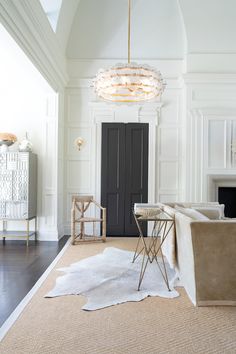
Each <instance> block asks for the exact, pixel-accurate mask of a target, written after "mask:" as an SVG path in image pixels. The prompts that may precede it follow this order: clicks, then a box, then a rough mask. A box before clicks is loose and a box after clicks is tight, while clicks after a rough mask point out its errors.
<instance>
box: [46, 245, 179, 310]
mask: <svg viewBox="0 0 236 354" xmlns="http://www.w3.org/2000/svg"><path fill="white" fill-rule="evenodd" d="M132 259H133V252H129V251H124V250H121V249H118V248H114V247H108V248H106V249H105V250H104V251H103V253H99V254H97V255H96V256H92V257H89V258H86V259H83V260H81V261H79V262H78V263H73V264H71V265H70V266H69V267H67V268H60V269H58V270H59V271H62V272H65V273H66V274H65V275H63V276H60V277H58V278H57V280H56V285H55V287H54V289H53V290H52V291H50V292H49V293H48V294H47V295H46V296H45V297H56V296H63V295H72V294H73V295H76V294H77V295H84V296H86V297H87V300H88V301H87V303H86V304H85V305H84V306H83V307H82V309H83V310H90V311H91V310H97V309H101V308H104V307H108V306H111V305H115V304H120V303H123V302H126V301H141V300H143V299H144V298H146V297H147V296H161V297H165V298H174V297H177V296H178V295H179V294H178V292H177V291H176V290H175V289H174V285H175V280H176V275H175V272H174V271H173V270H172V269H170V267H169V266H168V264H166V268H167V274H168V279H169V283H170V289H171V291H168V289H167V287H166V284H165V282H164V280H163V278H162V276H161V273H160V270H159V269H158V266H157V263H156V262H155V261H154V262H153V263H152V264H150V263H149V264H148V266H147V269H146V272H145V275H144V278H143V282H142V285H141V288H140V290H139V291H138V290H137V288H138V281H139V273H140V269H141V262H142V256H139V257H138V259H136V261H135V262H134V263H132Z"/></svg>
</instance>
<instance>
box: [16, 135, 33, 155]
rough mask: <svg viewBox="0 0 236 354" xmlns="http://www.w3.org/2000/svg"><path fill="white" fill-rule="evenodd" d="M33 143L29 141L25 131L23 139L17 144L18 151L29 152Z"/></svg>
mask: <svg viewBox="0 0 236 354" xmlns="http://www.w3.org/2000/svg"><path fill="white" fill-rule="evenodd" d="M32 148H33V145H32V143H31V141H30V140H29V139H28V133H27V132H26V133H25V137H24V139H23V140H22V141H21V142H20V144H19V151H21V152H30V151H32Z"/></svg>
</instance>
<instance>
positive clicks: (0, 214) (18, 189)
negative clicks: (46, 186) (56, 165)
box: [0, 152, 37, 245]
mask: <svg viewBox="0 0 236 354" xmlns="http://www.w3.org/2000/svg"><path fill="white" fill-rule="evenodd" d="M36 211H37V156H36V155H35V154H33V153H31V152H4V153H0V220H2V224H3V227H2V231H0V235H1V236H2V237H3V240H5V238H6V237H10V236H11V237H12V236H14V237H15V236H17V237H26V240H27V245H28V242H29V237H30V236H32V235H35V238H36ZM33 219H34V220H35V229H34V231H33V232H32V231H30V230H29V222H30V220H33ZM9 220H25V221H26V231H18V232H16V231H14V232H13V231H9V230H7V221H9Z"/></svg>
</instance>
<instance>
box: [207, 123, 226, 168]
mask: <svg viewBox="0 0 236 354" xmlns="http://www.w3.org/2000/svg"><path fill="white" fill-rule="evenodd" d="M226 123H227V122H226V121H225V120H221V119H214V118H212V119H208V120H207V124H208V127H207V129H208V136H207V137H206V141H205V145H206V146H207V145H208V149H207V153H208V168H226V138H227V135H226V133H227V131H226V129H227V125H226ZM219 141H220V144H219Z"/></svg>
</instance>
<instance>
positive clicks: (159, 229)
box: [133, 209, 174, 291]
mask: <svg viewBox="0 0 236 354" xmlns="http://www.w3.org/2000/svg"><path fill="white" fill-rule="evenodd" d="M134 219H135V222H136V225H137V227H138V230H139V239H138V243H137V246H136V250H135V252H134V257H133V262H135V260H136V259H137V258H138V257H139V256H140V255H141V254H142V264H141V270H140V276H139V283H138V290H140V287H141V284H142V281H143V277H144V274H145V271H146V268H147V265H148V263H152V262H153V261H155V262H156V264H157V266H158V268H159V270H160V272H161V275H162V277H163V279H164V281H165V284H166V286H167V288H168V290H169V291H170V287H169V280H168V276H167V271H166V266H165V261H164V256H163V253H162V245H163V243H164V242H165V240H166V237H167V236H168V234H169V232H170V230H171V228H172V227H173V226H174V219H173V218H172V217H171V216H170V215H168V214H167V213H166V212H164V211H160V210H159V209H157V214H156V216H155V215H153V214H152V215H148V214H147V215H139V214H138V213H134ZM150 221H152V222H153V229H152V233H151V236H149V237H144V235H143V232H142V228H141V224H142V223H143V222H150ZM159 240H160V242H158V241H159ZM159 251H160V254H161V260H162V265H163V269H162V268H161V265H160V264H159V260H158V258H157V255H158V253H159Z"/></svg>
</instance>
